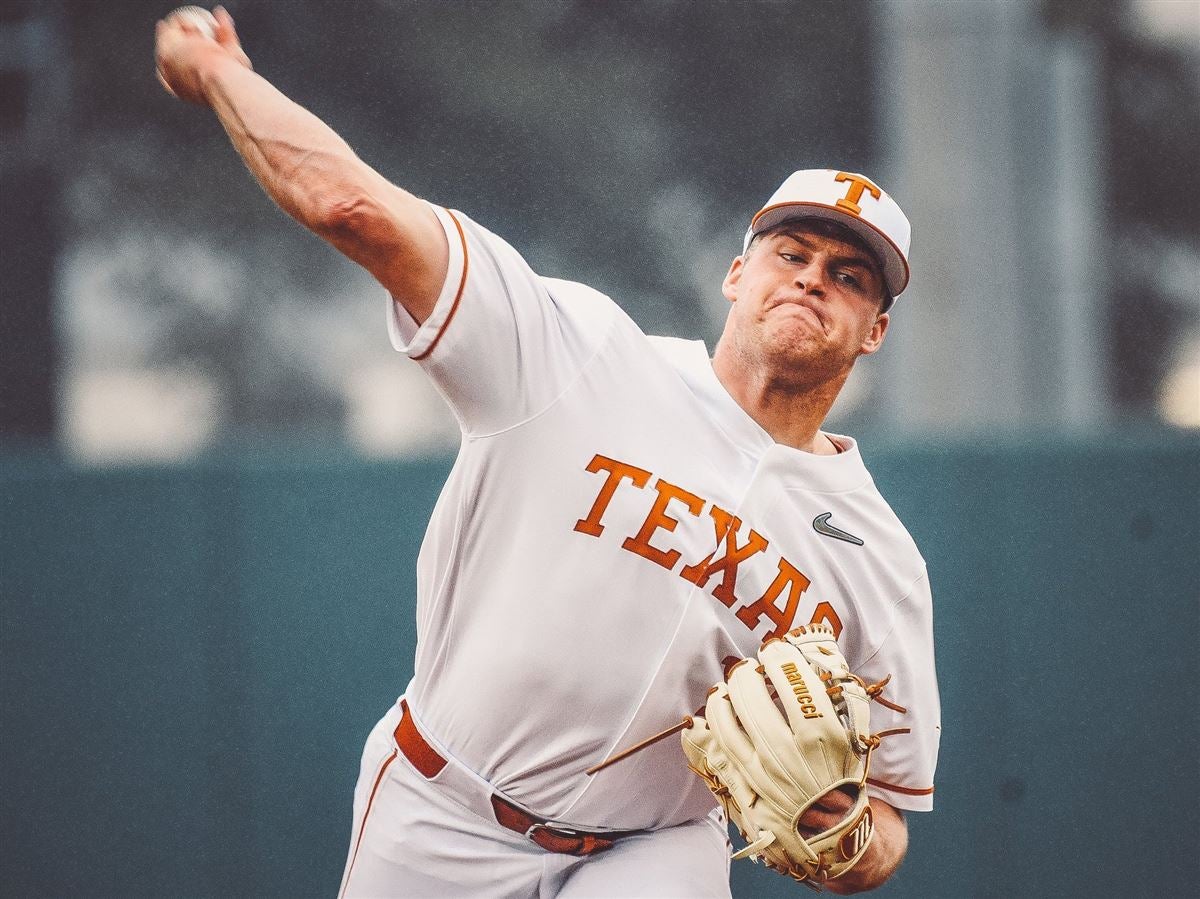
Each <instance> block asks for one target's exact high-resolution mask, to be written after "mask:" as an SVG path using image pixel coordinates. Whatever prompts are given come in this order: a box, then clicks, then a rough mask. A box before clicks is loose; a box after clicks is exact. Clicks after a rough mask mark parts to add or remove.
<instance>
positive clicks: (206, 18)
mask: <svg viewBox="0 0 1200 899" xmlns="http://www.w3.org/2000/svg"><path fill="white" fill-rule="evenodd" d="M171 19H179V20H181V21H184V22H187V23H189V24H191V25H194V26H195V27H196V29H197V30H198V31H199V32H200V33H201V34H202V35H204V36H205V37H206V38H208V39H209V40H216V39H217V20H216V18H214V17H213V14H212V13H210V12H209V11H208V10H207V9H205V8H204V7H202V6H181V7H179V9H177V10H174V11H173V12H172V13H171V14H170V15H168V16H167V21H170V20H171Z"/></svg>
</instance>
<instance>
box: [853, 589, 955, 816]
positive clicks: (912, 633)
mask: <svg viewBox="0 0 1200 899" xmlns="http://www.w3.org/2000/svg"><path fill="white" fill-rule="evenodd" d="M894 613H895V617H894V619H893V626H892V629H891V631H890V632H889V633H888V636H887V637H886V638H885V639H884V641H883V643H882V644H881V645H880V646H879V648H878V649H877V650H876V651H875V652H874V654H873V655H872V656H871V657H870V658H869V659H867V661H866V662H864V663H863V664H862V666H861V667H860V668H859V669H858V671H856V673H857V674H858V675H859V676H860V677H862V678H863V679H864V680H866V681H868V682H875V681H880V680H882V679H883V678H885V677H887V676H888V675H891V679H890V680H889V681H888V684H887V686H886V687H885V688H884V690H883V694H882V695H883V698H885V699H887V700H888V701H890V702H892V703H895V704H896V705H899V706H902V707H903V708H904V709H905V711H903V712H899V711H895V710H893V709H891V708H888V707H887V706H885V705H884V704H882V703H879V702H873V703H871V731H872V732H873V733H879V732H881V731H885V730H891V729H893V728H908V732H907V733H900V734H895V735H892V736H887V737H884V738H883V741H882V742H881V743H880V745H879V748H878V749H876V750H875V751H874V752H873V753H872V755H871V770H870V772H869V775H868V778H867V784H868V792H869V793H870V795H872V796H877V797H878V798H880V799H882V800H883V801H885V802H887V803H889V804H890V805H893V806H895V807H896V808H899V809H905V810H907V811H918V812H920V811H930V810H932V808H933V776H934V770H935V768H936V767H937V755H938V743H939V741H940V739H941V732H942V727H941V704H940V701H939V698H938V687H937V675H936V670H935V666H934V656H933V604H932V599H931V597H930V593H929V581H928V578H927V576H926V575H922V576H921V578H920V579H919V580H918V581H917V582H916V583H915V584H914V585H913V588H912V590H911V591H910V592H909V594H908V596H906V597H905V598H904V599H902V600H900V601H899V602H898V603H897V604H896V606H895V609H894Z"/></svg>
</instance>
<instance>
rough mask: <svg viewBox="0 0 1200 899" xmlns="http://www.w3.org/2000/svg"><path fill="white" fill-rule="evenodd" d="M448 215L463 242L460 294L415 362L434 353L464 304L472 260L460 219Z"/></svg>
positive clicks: (415, 357) (447, 212)
mask: <svg viewBox="0 0 1200 899" xmlns="http://www.w3.org/2000/svg"><path fill="white" fill-rule="evenodd" d="M446 214H447V215H449V216H450V220H451V221H452V222H454V227H455V228H457V229H458V239H459V240H461V241H462V248H463V270H462V278H461V279H460V280H459V282H458V293H456V294H455V295H454V302H453V303H452V304H451V306H450V314H449V315H447V316H446V320H445V321H444V322H442V326H441V327H440V328H438V332H437V334H436V335H435V336H434V338H433V342H432V343H430V344H429V347H428V348H427V349H426V350H425V352H423V353H421V354H420V355H418V356H413V357H412V358H413V361H414V362H420V361H421V360H422V359H424V358H425V357H426V356H428V355H429V354H430V353H432V352H433V350H434V347H436V346H437V345H438V341H440V340H441V339H442V335H443V334H445V333H446V329H447V328H448V327H450V322H451V321H453V320H454V313H456V312H457V311H458V304H459V303H460V302H462V295H463V290H464V289H465V288H466V286H467V269H468V268H469V266H470V258H469V256H468V254H467V235H465V234H464V233H463V228H462V225H461V224H459V221H458V217H457V216H456V215H455V214H454V213H453V212H451V211H450V210H449V209H447V210H446Z"/></svg>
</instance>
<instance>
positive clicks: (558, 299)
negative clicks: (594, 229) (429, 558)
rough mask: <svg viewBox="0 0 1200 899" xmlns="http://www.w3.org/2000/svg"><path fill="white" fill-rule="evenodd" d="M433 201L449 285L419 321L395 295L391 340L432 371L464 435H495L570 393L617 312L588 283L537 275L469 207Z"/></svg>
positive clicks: (429, 371)
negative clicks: (443, 240) (470, 215)
mask: <svg viewBox="0 0 1200 899" xmlns="http://www.w3.org/2000/svg"><path fill="white" fill-rule="evenodd" d="M432 208H433V210H434V212H435V213H436V214H437V217H438V221H439V222H441V224H442V227H443V229H444V230H445V232H446V240H447V241H448V242H449V249H450V260H449V266H448V270H447V272H446V281H445V284H444V285H443V287H442V290H441V293H440V295H439V296H438V299H437V303H436V305H435V306H434V309H433V312H432V314H431V315H430V316H429V318H428V319H426V320H425V321H424V322H423V323H422V324H421V325H420V326H418V325H417V323H416V322H415V321H414V320H413V319H412V317H411V316H410V315H409V314H408V312H407V311H406V310H405V309H404V307H403V306H401V305H400V304H399V303H398V302H396V301H394V300H392V301H390V302H389V306H390V311H389V318H388V330H389V334H390V337H391V341H392V345H393V346H394V347H395V348H396V349H397V350H399V351H400V352H402V353H404V354H406V355H407V356H408V357H409V358H410V359H412V360H413V361H415V362H417V363H418V364H420V365H421V366H422V367H423V368H424V370H425V371H426V372H427V373H428V374H429V376H430V378H431V379H432V380H433V382H434V384H435V386H436V387H437V389H438V391H439V392H440V393H441V394H442V396H443V397H445V399H446V401H447V402H448V403H449V405H450V407H451V409H453V411H454V414H455V416H456V417H457V419H458V422H459V426H460V427H461V428H462V430H463V433H464V434H466V435H470V436H486V435H487V434H492V433H496V432H498V431H501V430H504V429H506V428H510V427H512V426H514V425H517V424H520V423H521V422H523V421H526V420H528V419H530V418H532V417H534V416H535V415H537V414H538V413H539V412H542V411H543V410H545V409H546V408H548V407H549V406H550V404H552V403H553V402H554V401H555V399H557V398H558V397H559V396H561V395H562V393H563V391H564V390H565V389H566V388H567V387H568V386H569V385H570V383H571V382H572V380H573V379H574V378H575V377H576V376H577V375H578V374H579V372H580V370H581V369H582V368H583V366H584V365H585V364H586V362H587V361H588V359H589V358H591V356H592V355H593V354H594V353H595V352H596V350H597V349H598V348H599V346H600V345H601V343H602V342H603V340H604V338H605V336H606V335H607V333H608V330H609V326H610V325H611V324H612V322H613V320H614V318H615V317H616V315H617V313H618V310H617V307H616V306H615V304H614V303H613V302H612V301H611V300H610V299H608V297H606V296H604V295H603V294H601V293H598V292H597V291H594V290H592V289H590V288H588V287H585V286H583V285H581V284H574V283H572V282H569V281H558V280H555V279H549V278H542V277H540V276H538V275H537V274H536V273H535V272H534V271H533V270H532V269H531V268H530V267H529V265H528V264H526V262H525V260H524V259H523V258H521V255H520V254H519V253H517V251H516V250H514V249H513V248H512V247H511V246H509V245H508V244H507V243H506V242H505V241H504V240H502V239H501V238H499V237H497V236H496V235H495V234H493V233H491V232H490V231H488V230H487V229H486V228H483V227H482V226H480V225H478V224H476V223H475V222H473V221H471V219H469V218H468V217H467V216H465V215H463V214H462V213H461V212H458V211H454V210H448V209H443V208H441V207H438V206H434V207H432Z"/></svg>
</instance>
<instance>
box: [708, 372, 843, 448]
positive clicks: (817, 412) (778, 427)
mask: <svg viewBox="0 0 1200 899" xmlns="http://www.w3.org/2000/svg"><path fill="white" fill-rule="evenodd" d="M713 371H714V372H715V373H716V375H717V380H719V381H720V382H721V384H722V386H723V387H724V388H725V389H726V390H727V391H729V395H730V396H732V397H733V398H734V400H736V401H737V404H738V405H739V406H741V407H742V408H743V409H745V410H746V414H747V415H749V416H750V417H751V418H753V419H754V420H755V421H756V422H757V423H758V425H759V427H761V428H762V429H763V430H764V431H766V432H767V433H768V434H770V435H771V439H772V440H774V441H775V442H776V443H782V444H783V445H784V446H791V447H795V448H796V449H800V450H804V451H805V452H810V453H815V454H817V455H819V456H832V455H835V454H836V453H837V452H838V450H837V448H836V447H835V446H834V445H833V442H832V441H831V440H830V439H829V438H828V437H826V436H825V435H824V434H822V433H821V424H822V423H823V422H824V421H825V417H826V416H827V415H828V414H829V410H830V409H831V408H832V407H833V402H834V400H836V399H837V396H838V393H839V392H840V391H841V389H842V385H843V384H844V383H846V378H847V377H849V375H850V370H849V368H847V369H846V370H845V371H844V372H841V373H840V374H839V375H837V376H836V377H834V378H833V379H826V380H820V381H816V382H813V383H806V382H804V381H803V380H801V379H795V378H791V379H786V380H785V379H781V378H778V377H775V376H773V375H772V374H771V373H770V372H765V371H761V370H758V369H753V368H746V367H742V366H739V365H737V363H736V362H735V361H734V360H731V359H730V358H729V355H728V354H725V353H721V352H718V353H717V354H716V355H715V356H714V358H713Z"/></svg>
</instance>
